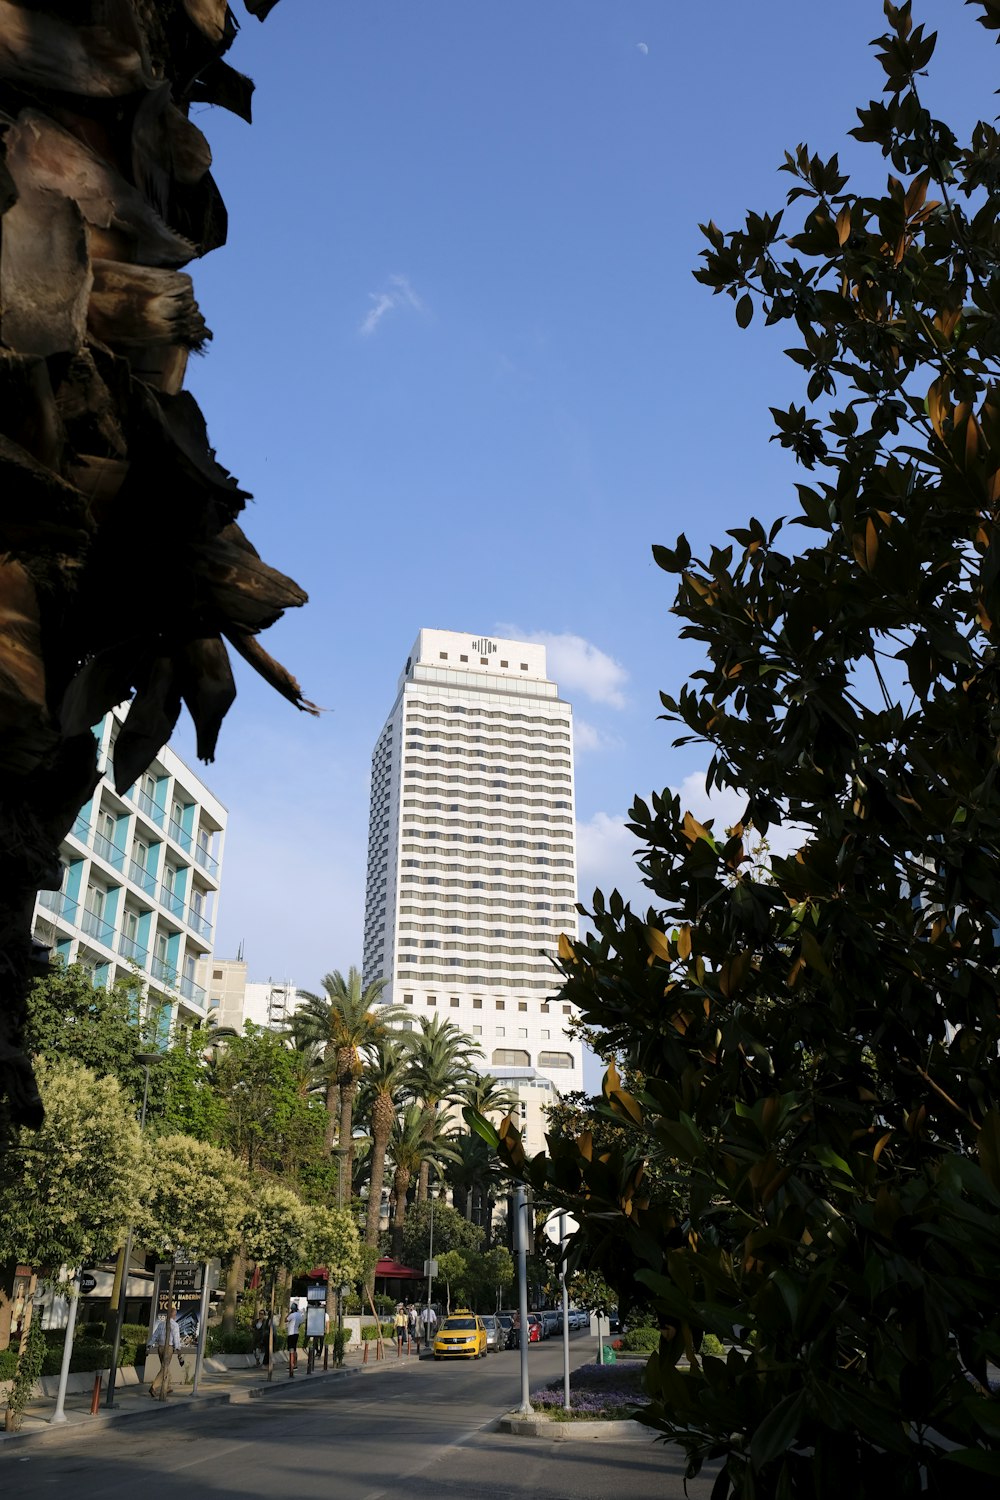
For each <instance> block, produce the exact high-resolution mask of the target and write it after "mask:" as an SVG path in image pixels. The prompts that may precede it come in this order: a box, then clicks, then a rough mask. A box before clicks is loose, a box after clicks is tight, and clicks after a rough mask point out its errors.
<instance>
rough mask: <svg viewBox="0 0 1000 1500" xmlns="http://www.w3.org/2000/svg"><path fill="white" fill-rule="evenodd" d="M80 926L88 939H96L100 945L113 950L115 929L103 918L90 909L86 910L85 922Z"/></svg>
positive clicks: (84, 913)
mask: <svg viewBox="0 0 1000 1500" xmlns="http://www.w3.org/2000/svg"><path fill="white" fill-rule="evenodd" d="M80 926H81V927H82V928H83V930H84V932H85V933H86V934H87V936H88V937H92V938H96V940H97V941H98V942H99V943H103V944H104V946H105V948H112V947H113V946H114V941H115V930H114V928H113V927H112V926H111V924H110V923H109V922H105V920H104V918H103V917H99V916H98V915H97V913H96V912H93V911H91V910H90V909H89V907H85V908H84V912H83V920H82V921H81V923H80Z"/></svg>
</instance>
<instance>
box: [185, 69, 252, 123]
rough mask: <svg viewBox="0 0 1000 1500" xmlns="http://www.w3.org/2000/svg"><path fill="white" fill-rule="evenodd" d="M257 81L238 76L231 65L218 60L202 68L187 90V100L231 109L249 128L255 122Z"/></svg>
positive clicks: (242, 75) (240, 74) (241, 75)
mask: <svg viewBox="0 0 1000 1500" xmlns="http://www.w3.org/2000/svg"><path fill="white" fill-rule="evenodd" d="M253 92H254V82H253V79H252V78H248V77H247V76H246V74H245V73H238V72H237V71H236V69H235V68H233V67H230V65H229V63H227V62H223V61H222V59H221V58H218V59H217V60H216V61H215V62H211V63H209V65H208V67H207V68H202V70H201V72H200V73H199V74H198V77H197V78H196V79H195V81H194V83H193V84H192V85H191V87H190V89H189V90H188V98H189V99H191V100H193V101H198V102H204V103H206V104H217V105H218V106H219V108H220V109H228V110H229V112H230V114H234V115H238V116H239V118H240V119H241V120H246V122H247V124H248V125H249V124H250V123H251V122H252V119H253V107H252V100H253Z"/></svg>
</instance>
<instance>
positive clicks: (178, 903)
mask: <svg viewBox="0 0 1000 1500" xmlns="http://www.w3.org/2000/svg"><path fill="white" fill-rule="evenodd" d="M160 905H161V906H165V907H166V909H167V911H168V912H169V913H170V915H171V916H172V917H180V918H181V920H183V917H184V897H183V896H178V894H177V892H176V891H171V890H168V889H167V887H166V886H165V885H161V886H160Z"/></svg>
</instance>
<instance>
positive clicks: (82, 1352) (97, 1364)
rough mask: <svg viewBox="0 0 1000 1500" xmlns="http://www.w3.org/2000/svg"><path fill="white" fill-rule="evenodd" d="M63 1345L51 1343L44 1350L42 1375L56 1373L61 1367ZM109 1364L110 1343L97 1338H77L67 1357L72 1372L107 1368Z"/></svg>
mask: <svg viewBox="0 0 1000 1500" xmlns="http://www.w3.org/2000/svg"><path fill="white" fill-rule="evenodd" d="M62 1360H63V1345H62V1342H60V1345H59V1347H58V1349H54V1348H53V1347H52V1346H51V1344H50V1345H49V1346H48V1348H46V1350H45V1358H44V1360H43V1362H42V1374H43V1375H58V1374H59V1372H60V1371H61V1369H62ZM110 1365H111V1345H110V1344H104V1343H101V1342H99V1341H98V1340H97V1339H79V1340H77V1341H75V1342H74V1344H73V1352H72V1353H71V1354H70V1357H69V1368H70V1372H71V1373H72V1374H77V1373H79V1372H81V1371H85V1370H107V1369H109V1368H110Z"/></svg>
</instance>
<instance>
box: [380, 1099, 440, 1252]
mask: <svg viewBox="0 0 1000 1500" xmlns="http://www.w3.org/2000/svg"><path fill="white" fill-rule="evenodd" d="M453 1153H454V1146H453V1145H452V1143H451V1142H450V1140H449V1138H448V1136H446V1135H444V1134H443V1133H442V1131H441V1130H440V1129H439V1126H438V1121H437V1118H436V1116H435V1115H432V1114H428V1112H427V1111H426V1110H425V1109H424V1108H423V1107H422V1106H421V1105H419V1104H413V1103H410V1104H406V1105H404V1107H403V1108H402V1109H401V1110H400V1112H399V1114H398V1115H397V1116H396V1119H395V1122H394V1124H393V1127H392V1132H391V1134H390V1137H389V1152H388V1154H389V1156H390V1157H391V1159H392V1163H393V1174H392V1193H393V1198H394V1200H395V1204H396V1216H395V1218H394V1220H393V1226H392V1253H393V1255H394V1256H395V1257H396V1259H397V1260H398V1259H399V1257H400V1255H401V1254H402V1253H403V1225H404V1224H405V1222H406V1195H407V1193H408V1192H409V1190H410V1183H411V1182H412V1181H413V1179H414V1177H418V1178H419V1175H420V1172H421V1171H422V1169H423V1168H424V1166H425V1165H426V1166H427V1168H428V1170H429V1169H430V1167H431V1166H435V1167H438V1166H440V1165H441V1164H442V1163H443V1162H445V1161H448V1160H450V1159H451V1157H452V1155H453Z"/></svg>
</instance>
